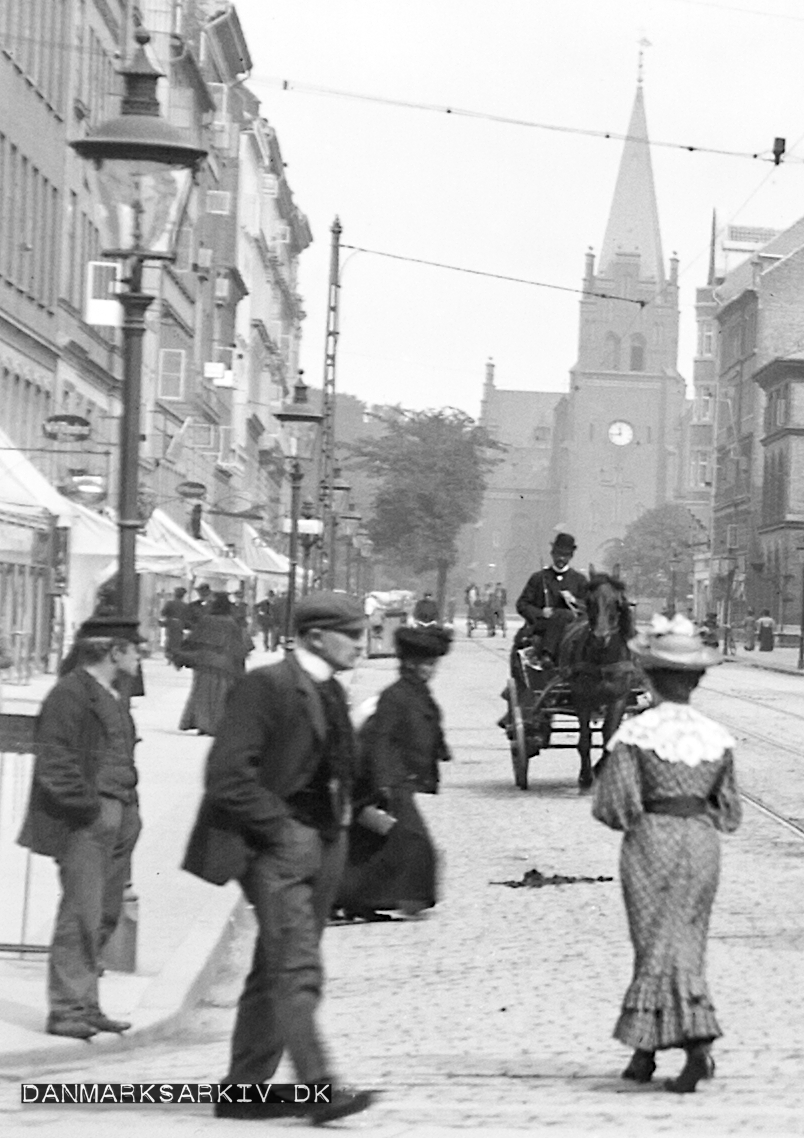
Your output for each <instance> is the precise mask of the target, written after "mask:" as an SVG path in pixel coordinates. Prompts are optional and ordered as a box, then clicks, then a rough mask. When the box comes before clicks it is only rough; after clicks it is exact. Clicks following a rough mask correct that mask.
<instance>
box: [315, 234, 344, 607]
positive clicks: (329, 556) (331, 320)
mask: <svg viewBox="0 0 804 1138" xmlns="http://www.w3.org/2000/svg"><path fill="white" fill-rule="evenodd" d="M341 232H342V230H341V223H340V221H339V219H338V218H337V217H336V218H335V220H334V222H333V223H332V228H331V230H330V233H331V234H332V242H331V245H330V258H329V299H328V303H327V339H326V347H325V350H324V392H323V401H322V406H321V410H322V412H323V416H324V418H323V421H322V424H321V452H320V456H319V468H318V485H319V500H320V503H321V521H322V522H323V539H322V542H321V550H320V554H319V556H320V557H321V566H320V570H321V571H320V574H319V575H320V577H321V579H322V583H323V585H324V587H325V588H328V589H332V588H334V587H335V580H334V569H335V557H334V553H335V551H334V549H333V548H332V539H331V537H330V535H332V534H333V524H332V522H333V511H334V506H335V503H334V482H335V362H336V357H337V352H338V301H339V292H340V284H339V280H338V277H339V275H340V267H339V257H340V240H341ZM328 544H329V546H330V548H329V549H328V548H327V545H328ZM325 557H326V560H325Z"/></svg>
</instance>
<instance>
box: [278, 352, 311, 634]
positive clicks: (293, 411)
mask: <svg viewBox="0 0 804 1138" xmlns="http://www.w3.org/2000/svg"><path fill="white" fill-rule="evenodd" d="M322 417H323V416H322V415H321V414H320V413H319V412H318V411H314V410H313V409H312V408H311V407H310V405H309V403H308V402H307V385H306V384H305V383H304V381H303V380H302V378H301V372H300V373H299V377H298V379H297V380H296V383H295V385H294V388H293V402H292V403H290V404H288V405H287V406H285V407H284V408H283V409H282V410H281V411H276V412H274V418H275V419H278V420H279V422H280V423H283V424H287V425H288V426H291V425H294V426H295V427H296V428H297V433H296V434H295V436H294V437H292V438H291V445H292V447H293V451H292V454H291V457H292V459H293V461H292V463H291V467H290V517H289V518H287V519H286V527H287V532H288V533H289V535H290V540H289V545H288V595H287V604H286V605H285V629H284V639H285V650H286V651H287V650H288V649H289V648H290V647H291V646H292V643H293V613H294V610H295V606H296V570H297V568H298V564H299V519H300V514H301V490H302V483H303V482H304V470H303V469H302V465H301V458H302V457H309V456H308V455H307V454H305V455H302V454H300V453H299V452H300V450H302V449H305V450H309V447H304V446H303V444H304V443H306V442H307V443H309V442H311V436H312V435H313V434H314V430H313V429H314V428H317V427H318V426H319V425H320V423H321V420H322Z"/></svg>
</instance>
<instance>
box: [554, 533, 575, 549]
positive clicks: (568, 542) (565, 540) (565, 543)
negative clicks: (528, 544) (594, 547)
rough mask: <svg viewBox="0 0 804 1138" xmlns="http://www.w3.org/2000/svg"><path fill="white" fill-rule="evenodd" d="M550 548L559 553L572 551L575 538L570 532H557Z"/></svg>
mask: <svg viewBox="0 0 804 1138" xmlns="http://www.w3.org/2000/svg"><path fill="white" fill-rule="evenodd" d="M550 548H551V549H554V550H556V551H557V552H561V553H574V552H575V538H574V537H573V536H572V534H571V533H557V534H556V536H555V537H554V538H553V544H552V545H551V547H550Z"/></svg>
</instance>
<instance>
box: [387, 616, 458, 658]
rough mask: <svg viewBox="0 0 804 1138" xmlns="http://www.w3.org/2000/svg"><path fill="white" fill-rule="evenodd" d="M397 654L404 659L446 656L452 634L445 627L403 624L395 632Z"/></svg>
mask: <svg viewBox="0 0 804 1138" xmlns="http://www.w3.org/2000/svg"><path fill="white" fill-rule="evenodd" d="M394 641H395V642H396V654H397V656H400V657H402V659H411V658H413V659H417V660H435V659H436V658H437V657H438V656H446V654H447V652H449V650H450V648H451V646H452V635H451V634H450V633H449V632H447V631H446V629H443V628H413V627H409V626H408V625H404V624H403V625H402V626H401V627H400V628H398V629H397V630H396V632H395V633H394Z"/></svg>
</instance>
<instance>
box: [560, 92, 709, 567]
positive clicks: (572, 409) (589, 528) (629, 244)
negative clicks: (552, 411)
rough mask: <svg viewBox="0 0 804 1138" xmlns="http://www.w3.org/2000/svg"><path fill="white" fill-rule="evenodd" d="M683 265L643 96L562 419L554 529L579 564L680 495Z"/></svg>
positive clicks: (584, 311)
mask: <svg viewBox="0 0 804 1138" xmlns="http://www.w3.org/2000/svg"><path fill="white" fill-rule="evenodd" d="M678 321H679V312H678V259H677V258H676V257H675V256H673V257H671V258H670V262H669V265H668V267H667V269H666V268H665V262H664V256H663V254H662V238H661V232H660V229H659V211H658V208H657V204H656V191H655V188H654V183H653V169H652V164H651V157H650V146H649V144H648V129H647V123H646V119H645V104H644V96H643V91H642V85H641V84H640V85H639V86H638V87H637V92H636V99H635V101H634V108H633V111H632V114H631V121H630V124H629V127H628V138H627V140H626V142H625V145H624V148H623V154H622V159H621V161H620V169H619V173H618V176H617V183H616V186H615V189H614V198H613V200H612V204H611V211H610V213H609V219H608V224H607V226H606V233H605V237H604V239H603V245H602V248H601V250H600V256H599V257H598V259H597V265H596V264H595V256H594V254H593V253H592V252H591V251H589V252H588V253H587V254H586V265H585V272H584V280H583V297H582V299H581V304H580V332H579V337H578V358H577V362H576V364H575V366H574V367H573V368H572V370H571V371H570V390H569V394H568V395H566V396H565V398H564V399H563V400H562V401H561V402H560V404H559V405H558V406H557V408H556V418H555V429H554V437H553V464H554V481H553V485H554V486H555V493H556V499H555V511H556V513H555V518H554V521H555V524H556V525H557V526H559V527H560V528H562V529H563V528H566V529H569V530H571V531H572V533H574V534H575V537H576V539H577V542H578V554H577V558H578V564H579V565H584V564H586V563H587V562H589V561H592V562H598V563H599V562H600V560H601V558H602V556H603V554H604V553H605V552H606V549H607V544H608V543H609V542H611V541H612V540H613V539H617V538H622V537H623V535H624V534H625V531H626V529H627V527H628V526H629V525H630V524H631V522H633V521H635V520H636V519H637V518H638V517H639V516H640V514H642V513H644V512H645V510H650V509H652V508H653V507H654V506H660V505H662V504H663V503H664V502H667V501H669V500H671V499H672V498H673V497H674V496H675V491H676V489H677V485H678V479H679V470H678V457H679V455H680V453H681V451H682V440H681V430H682V418H683V415H684V411H685V408H686V393H685V385H684V380H683V378H682V377H681V375H679V372H678V370H677V356H678Z"/></svg>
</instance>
